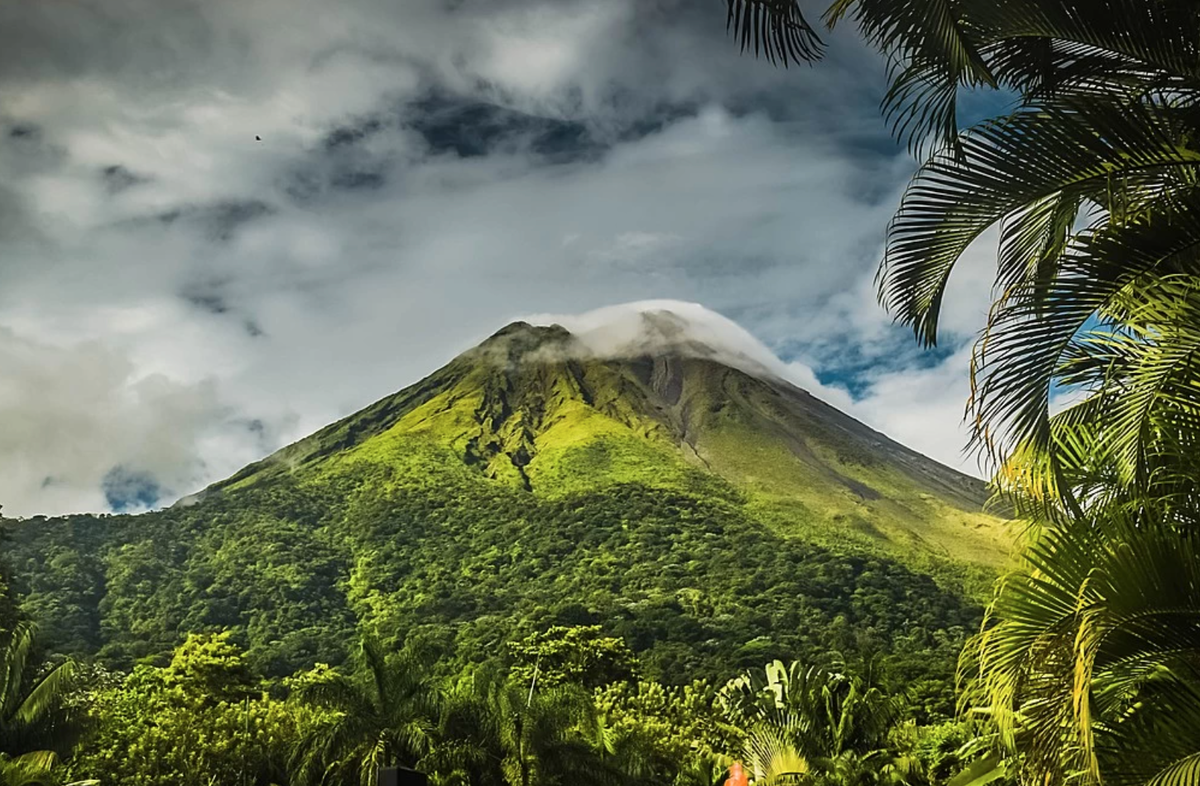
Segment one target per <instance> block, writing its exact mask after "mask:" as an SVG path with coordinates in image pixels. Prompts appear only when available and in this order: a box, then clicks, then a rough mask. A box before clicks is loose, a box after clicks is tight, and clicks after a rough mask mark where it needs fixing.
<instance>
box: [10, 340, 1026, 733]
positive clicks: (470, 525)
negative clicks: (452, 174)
mask: <svg viewBox="0 0 1200 786" xmlns="http://www.w3.org/2000/svg"><path fill="white" fill-rule="evenodd" d="M571 353H574V354H576V355H578V354H579V351H578V348H577V347H575V346H574V345H573V339H572V337H571V336H570V335H569V334H567V333H566V332H565V331H563V330H562V329H561V328H533V327H530V326H528V325H524V324H517V325H513V326H510V327H509V328H506V329H505V330H504V331H501V332H500V333H499V334H497V335H496V336H495V337H493V338H492V339H490V340H489V341H487V342H485V343H484V344H483V345H481V346H480V347H479V348H478V349H476V350H473V351H472V352H469V353H466V354H465V355H463V356H461V357H460V358H458V359H456V360H455V361H453V362H452V363H451V364H449V365H448V366H446V367H445V368H443V369H442V370H441V371H439V372H437V373H436V374H434V375H433V376H431V377H429V378H428V379H426V380H423V381H422V382H420V383H418V384H417V385H414V386H413V387H411V388H409V389H407V390H405V391H402V392H401V393H399V394H397V395H395V396H393V397H390V398H388V399H385V400H383V401H381V402H379V403H377V404H375V405H373V406H372V407H370V408H368V409H366V410H364V411H363V412H361V413H358V414H357V415H354V416H352V417H350V418H347V419H346V420H344V421H341V422H339V423H337V424H334V425H333V426H330V427H329V428H327V429H324V430H322V431H321V432H318V433H317V434H315V435H314V436H312V437H310V438H308V439H306V440H303V441H301V442H299V443H297V444H295V445H292V446H290V447H288V448H285V449H284V450H282V451H280V453H278V454H276V455H275V456H272V457H271V458H269V459H267V460H265V461H263V462H260V463H259V464H256V465H252V466H251V467H248V468H247V469H246V470H244V471H242V472H241V473H238V475H236V476H234V477H233V478H231V479H230V480H229V481H226V482H225V483H221V484H218V485H217V486H215V487H213V488H212V489H209V490H208V491H206V492H204V493H203V494H202V495H200V496H199V497H198V498H195V499H192V500H187V501H185V503H183V504H180V505H176V506H175V507H173V508H171V509H168V510H165V511H161V512H157V513H152V514H147V515H141V516H108V517H99V518H97V517H91V516H75V517H68V518H65V519H57V520H48V521H43V520H34V521H26V522H21V523H18V524H17V525H16V526H15V527H14V533H15V538H16V539H15V541H14V543H13V548H12V559H13V560H14V562H15V565H16V568H17V574H18V588H19V589H20V590H21V592H22V593H23V594H24V595H25V607H26V609H27V610H28V612H29V613H30V615H32V616H33V618H35V619H36V620H38V621H39V623H40V625H41V629H42V636H43V640H44V642H45V643H46V646H47V647H49V648H50V650H51V651H53V652H58V653H64V654H70V655H74V656H76V657H80V658H88V659H90V658H93V657H94V658H97V659H98V660H99V662H101V663H103V664H106V665H107V666H109V667H121V668H129V667H131V666H133V665H134V664H135V663H137V662H140V661H141V660H143V659H146V658H150V659H154V658H155V657H160V656H162V655H164V654H165V653H168V652H170V651H171V650H172V648H173V647H175V646H176V645H177V644H178V643H179V641H180V636H181V635H182V633H184V632H193V631H194V632H200V631H218V630H230V631H233V632H234V635H235V639H236V640H237V641H238V642H240V643H241V644H242V645H243V646H245V647H247V654H248V657H249V658H250V661H251V663H253V664H254V666H255V667H256V668H259V669H261V670H263V671H264V672H265V673H266V674H268V675H271V676H284V675H287V674H290V673H292V672H294V671H295V670H297V669H300V668H307V667H311V666H312V665H314V664H315V663H317V662H321V661H323V662H328V663H341V662H343V661H344V659H345V657H346V655H345V642H346V641H347V640H349V639H350V638H352V635H353V631H354V630H355V628H356V626H357V625H359V624H360V623H363V622H365V623H368V624H370V625H371V626H373V627H374V628H375V629H377V630H378V631H379V632H380V635H381V636H382V637H383V641H384V642H385V643H386V644H389V645H392V644H395V643H397V642H400V641H402V640H404V639H405V638H406V637H409V638H411V637H414V636H416V637H420V638H422V640H424V641H426V642H427V643H428V645H429V646H431V647H433V648H435V649H437V651H438V652H439V653H441V655H442V657H443V660H444V661H445V662H446V663H447V664H451V665H454V664H457V665H458V666H461V665H463V664H467V663H482V662H485V661H487V660H488V659H489V658H491V657H492V656H494V654H495V653H496V652H498V651H499V650H500V649H502V647H503V645H504V643H505V642H506V641H510V640H512V639H514V638H515V637H521V636H525V635H528V634H532V633H535V632H536V631H538V630H542V629H544V628H545V627H546V626H547V625H551V624H557V623H561V624H593V623H597V624H601V625H603V626H604V628H605V630H606V631H607V632H608V633H609V634H611V635H614V636H617V637H620V638H622V639H624V640H626V641H628V642H629V644H630V646H631V647H633V650H634V652H635V653H636V654H637V656H638V658H639V659H640V661H641V663H642V666H643V668H644V669H645V673H646V675H647V676H650V677H652V678H654V679H659V680H662V681H665V682H667V683H682V682H687V681H690V680H692V679H695V678H698V677H709V678H716V677H719V676H722V675H728V674H730V673H732V672H734V671H736V670H737V669H740V668H745V667H748V666H750V665H754V664H758V663H761V662H763V661H764V660H767V659H771V658H776V657H778V658H794V657H806V658H807V657H811V656H814V655H817V654H820V653H824V652H828V651H833V650H836V651H841V652H845V653H848V654H852V655H854V656H855V657H864V658H865V657H870V656H872V655H873V654H875V653H880V654H881V655H882V657H883V658H884V663H885V664H886V669H885V671H886V674H887V677H886V679H887V680H890V681H891V683H892V684H897V685H898V684H921V685H925V686H926V687H927V688H928V690H927V699H928V705H929V711H930V712H932V713H934V714H940V715H944V714H946V713H948V712H949V711H950V708H951V698H950V695H951V682H952V673H953V660H954V655H955V652H956V649H957V648H958V647H959V646H960V644H961V642H962V641H963V640H964V639H965V636H966V635H968V634H969V633H971V632H973V631H974V630H975V629H976V628H977V627H978V624H979V622H980V613H979V610H978V608H977V607H976V606H975V605H974V603H973V602H972V601H971V600H970V599H969V597H968V596H967V595H965V594H964V591H963V588H964V587H978V586H980V584H981V581H982V579H981V577H982V578H983V579H985V578H986V577H987V576H989V575H994V574H991V573H990V572H989V571H991V570H992V568H989V567H988V565H989V564H995V561H996V560H997V559H999V554H1000V553H1001V552H1000V544H1001V543H1002V533H1001V525H1000V523H999V522H998V521H997V520H995V519H990V518H988V517H986V516H984V515H983V514H981V513H979V512H977V511H975V512H972V510H973V509H974V508H978V506H979V504H980V498H981V495H980V489H979V484H977V483H975V482H973V481H971V480H970V479H968V478H965V477H963V476H961V475H958V474H957V473H954V472H952V471H950V470H947V469H946V468H944V467H941V466H939V465H937V464H934V463H933V462H931V461H928V460H927V459H924V458H922V457H920V456H918V455H917V454H915V453H912V452H911V451H908V450H906V449H904V448H902V447H900V446H899V445H896V444H895V443H892V442H890V441H888V440H886V438H884V437H882V436H881V435H879V434H876V433H874V432H871V431H870V430H868V429H866V428H865V427H863V426H862V425H861V424H859V423H857V422H855V421H853V420H852V419H850V418H847V417H846V416H844V415H842V414H840V413H838V412H836V410H833V409H832V408H830V407H828V406H826V405H824V404H822V403H821V402H819V401H816V400H815V399H812V398H811V397H809V396H807V394H804V393H803V392H801V391H799V390H796V389H795V388H792V387H790V386H788V385H786V384H784V383H778V382H769V381H763V380H760V379H758V378H755V377H752V376H749V375H747V374H744V373H742V372H740V371H736V370H734V369H731V368H729V367H728V366H724V365H721V364H719V363H716V362H714V361H711V360H702V359H694V358H688V357H684V356H682V355H677V356H668V357H664V358H657V359H654V358H640V359H632V360H627V361H600V360H596V359H568V358H569V357H570V354H571ZM971 549H974V551H971V553H970V554H969V555H968V551H970V550H971ZM967 556H974V557H976V558H977V559H978V562H976V563H970V562H966V561H964V560H965V558H966V557H967ZM951 557H958V558H959V561H956V560H954V559H951ZM451 665H447V666H446V668H451Z"/></svg>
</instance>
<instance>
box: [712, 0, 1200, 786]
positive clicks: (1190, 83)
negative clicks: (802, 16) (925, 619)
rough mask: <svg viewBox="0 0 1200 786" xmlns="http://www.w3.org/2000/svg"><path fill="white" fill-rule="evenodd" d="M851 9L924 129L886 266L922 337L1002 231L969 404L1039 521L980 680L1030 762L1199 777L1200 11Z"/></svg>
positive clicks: (868, 2) (1110, 772) (1163, 0)
mask: <svg viewBox="0 0 1200 786" xmlns="http://www.w3.org/2000/svg"><path fill="white" fill-rule="evenodd" d="M730 8H731V11H732V10H735V9H736V10H740V11H741V12H742V17H740V18H739V19H735V22H734V23H735V26H736V27H737V29H738V30H739V31H740V32H741V33H742V34H743V35H744V36H748V37H744V38H743V42H745V41H748V40H750V38H753V36H754V35H755V34H757V35H760V36H766V38H768V39H771V40H772V41H783V40H784V39H781V38H780V35H781V34H782V33H781V31H787V30H793V32H794V34H796V35H799V34H800V33H801V32H803V33H804V34H805V35H807V36H808V37H809V39H808V40H809V41H810V42H811V41H812V40H815V39H814V38H813V37H814V35H815V34H813V33H812V32H811V29H809V28H804V29H802V30H800V31H799V32H795V31H796V29H797V26H799V25H801V22H800V21H795V20H796V19H798V17H796V16H795V15H796V14H797V13H798V11H797V10H796V7H795V4H794V3H791V2H783V3H774V2H769V1H768V0H733V2H731V5H730ZM755 14H757V16H756V15H755ZM847 14H852V15H853V16H854V18H855V19H856V21H857V22H858V24H859V25H860V28H861V29H862V31H863V32H864V33H865V35H866V37H867V38H868V40H870V41H871V42H872V43H873V44H875V45H876V46H877V47H878V48H880V49H881V50H882V51H883V52H884V53H885V54H887V55H890V56H892V57H893V59H894V62H895V66H896V67H895V70H894V71H893V79H892V85H891V89H890V91H889V93H888V95H887V97H886V99H885V108H886V110H887V111H888V113H889V115H890V116H891V118H892V120H893V123H894V127H895V129H896V130H897V131H898V132H900V133H902V134H904V135H907V136H908V137H909V139H910V140H913V141H918V142H920V141H922V140H925V141H931V142H932V145H933V148H932V152H931V153H930V155H929V157H928V158H927V159H926V161H925V163H924V164H923V166H922V167H921V169H920V170H919V172H918V173H917V175H916V177H915V179H914V180H913V182H912V183H911V185H910V187H909V189H908V191H907V193H906V195H905V197H904V199H903V201H902V203H901V205H900V209H899V211H898V212H897V214H896V216H895V219H894V220H893V223H892V226H891V229H890V232H889V236H888V242H887V248H886V255H885V259H884V263H883V266H882V268H881V274H880V285H881V297H882V299H883V301H884V303H885V304H886V305H887V307H888V308H889V309H890V310H891V311H892V312H893V313H894V314H895V316H896V317H897V318H898V319H899V320H900V321H901V322H903V323H905V324H908V325H910V326H911V327H912V328H913V330H914V331H915V333H916V336H917V337H918V339H919V340H921V341H923V342H925V343H928V344H933V343H936V342H937V340H938V338H939V334H938V323H939V316H940V312H941V309H942V305H943V301H944V297H945V293H946V286H947V282H948V280H949V277H950V275H951V273H952V271H953V269H954V268H955V267H956V266H957V264H958V262H959V261H960V259H961V258H962V257H963V255H964V253H965V252H966V250H967V249H968V247H970V246H971V244H972V243H974V242H975V241H977V240H978V239H979V238H980V237H981V236H982V235H983V234H984V233H985V232H986V231H987V230H989V229H991V228H994V227H998V228H999V238H1000V242H999V247H998V253H997V260H996V270H997V273H996V287H995V302H994V303H993V306H992V309H991V313H990V315H989V318H988V321H987V324H986V327H985V328H984V331H983V334H982V336H981V338H980V339H979V341H978V343H977V344H976V351H975V357H974V362H973V366H972V386H973V393H972V397H971V400H970V402H969V405H968V412H969V415H970V420H971V422H972V423H973V425H974V428H975V435H974V444H975V446H976V447H978V448H979V449H980V450H982V451H983V452H984V454H985V455H987V456H988V457H989V458H990V459H991V460H992V461H993V463H994V465H995V466H997V467H998V469H999V472H998V475H997V478H996V480H997V485H998V487H999V488H1000V490H1001V491H1003V492H1005V493H1007V494H1008V495H1009V496H1010V498H1011V499H1012V500H1013V501H1014V502H1015V503H1016V504H1017V509H1018V511H1020V512H1021V513H1023V514H1025V515H1026V516H1027V517H1028V518H1029V519H1030V520H1031V523H1033V524H1034V525H1035V527H1034V529H1033V531H1032V533H1031V535H1030V545H1028V546H1027V548H1026V549H1025V554H1024V557H1025V560H1026V564H1025V566H1024V567H1023V568H1022V569H1021V570H1019V571H1018V572H1017V573H1016V574H1015V575H1014V576H1012V577H1010V578H1009V579H1007V580H1006V581H1005V582H1004V583H1002V584H1001V585H1000V587H999V590H998V595H997V599H996V602H995V604H994V605H993V607H992V610H991V614H990V622H991V627H990V629H989V630H987V631H985V632H984V633H983V634H982V635H981V637H980V638H979V640H978V642H977V646H976V647H974V648H973V649H972V650H969V651H968V661H967V662H968V664H971V665H973V666H974V667H975V668H976V669H977V673H978V675H979V685H978V686H977V687H978V692H977V693H975V694H973V695H974V697H975V698H977V699H978V700H981V701H982V702H984V703H985V705H986V708H987V710H988V712H989V713H990V715H991V717H993V718H995V719H996V721H997V729H998V731H999V733H1000V736H1001V739H1002V741H1003V742H1004V743H1005V745H1006V747H1007V749H1008V750H1009V751H1011V752H1012V753H1013V754H1014V757H1015V758H1014V761H1013V766H1014V767H1016V768H1018V769H1019V770H1020V771H1021V772H1022V773H1023V774H1024V776H1025V777H1026V778H1028V779H1029V780H1030V782H1032V781H1034V780H1036V781H1038V782H1042V783H1051V784H1052V783H1062V782H1064V781H1066V780H1078V781H1081V782H1083V783H1101V782H1109V783H1113V782H1117V783H1158V782H1193V781H1195V780H1196V779H1197V778H1198V777H1200V742H1198V741H1197V739H1196V732H1195V729H1196V728H1200V724H1197V723H1196V720H1195V714H1194V707H1195V706H1196V701H1195V698H1194V697H1196V696H1197V695H1200V674H1198V673H1197V668H1196V665H1195V664H1196V663H1197V662H1200V659H1198V653H1200V649H1198V648H1197V644H1200V641H1197V640H1196V638H1195V636H1194V630H1195V623H1194V620H1195V619H1196V617H1197V614H1198V613H1200V602H1198V601H1200V598H1196V597H1193V590H1192V588H1191V587H1189V586H1187V584H1186V582H1187V581H1188V580H1190V577H1191V574H1192V573H1193V572H1194V569H1195V568H1194V565H1192V564H1190V563H1189V564H1183V563H1181V555H1189V558H1194V556H1193V555H1194V545H1193V543H1192V534H1191V533H1192V531H1193V530H1194V529H1195V528H1196V525H1197V524H1200V520H1198V518H1200V517H1198V515H1197V512H1198V511H1200V486H1198V484H1200V473H1197V471H1196V467H1197V466H1200V253H1198V249H1200V185H1198V183H1200V110H1198V107H1200V47H1197V45H1196V42H1197V40H1200V5H1197V4H1196V3H1195V2H1194V1H1193V0H1155V1H1154V2H1146V1H1145V0H1103V1H1102V2H1099V1H1097V0H1009V1H1007V2H1004V3H996V2H992V1H990V0H959V1H958V2H955V3H939V2H931V1H927V0H921V1H917V0H909V1H908V2H891V1H890V0H837V2H835V3H834V4H833V5H832V6H831V7H830V8H829V11H828V13H827V16H826V18H827V20H828V21H829V22H831V23H832V22H835V21H837V20H838V19H840V18H842V17H843V16H846V15H847ZM760 19H765V20H766V21H767V22H768V24H763V25H758V26H756V23H757V21H758V20H760ZM748 31H753V32H748ZM805 31H807V32H805ZM809 48H810V50H811V49H812V47H811V46H810V47H809ZM793 54H798V55H801V56H804V55H806V54H809V52H806V51H804V50H796V51H793ZM979 86H987V87H992V88H1000V89H1003V90H1006V91H1009V92H1010V93H1011V94H1013V95H1015V97H1016V99H1017V104H1016V107H1015V109H1014V110H1013V111H1011V112H1010V113H1008V114H1006V115H1003V116H1001V117H997V118H993V119H989V120H986V121H984V122H982V123H980V124H978V125H975V126H974V127H971V128H968V129H966V130H960V129H959V124H958V119H957V115H958V111H957V99H958V96H959V93H960V91H961V90H962V89H963V88H972V87H979ZM927 134H931V136H926V135H927ZM1062 389H1067V390H1070V391H1072V392H1073V394H1074V395H1073V400H1072V401H1071V402H1070V403H1068V404H1067V405H1065V406H1062V407H1061V408H1060V409H1059V410H1058V411H1055V408H1054V406H1053V402H1054V399H1055V394H1056V393H1057V392H1059V391H1060V390H1062Z"/></svg>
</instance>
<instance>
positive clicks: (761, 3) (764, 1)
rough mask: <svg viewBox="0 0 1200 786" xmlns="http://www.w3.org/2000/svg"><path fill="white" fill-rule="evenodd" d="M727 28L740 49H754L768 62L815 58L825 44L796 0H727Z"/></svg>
mask: <svg viewBox="0 0 1200 786" xmlns="http://www.w3.org/2000/svg"><path fill="white" fill-rule="evenodd" d="M726 5H727V9H728V15H727V17H726V28H727V29H728V30H730V31H731V32H732V33H733V37H734V38H735V39H737V41H738V44H739V46H740V47H741V49H742V51H743V52H747V51H751V50H752V51H753V52H754V56H755V57H758V56H760V55H761V56H763V57H765V58H766V59H767V61H768V62H770V63H771V64H776V63H780V64H782V65H783V66H784V67H785V68H786V67H787V66H788V65H789V64H791V63H797V64H798V63H806V62H812V61H813V60H817V59H819V58H820V57H821V55H822V53H823V52H824V49H825V45H824V43H823V42H822V41H821V38H820V36H818V35H817V32H816V30H815V29H813V27H812V25H810V24H809V23H808V20H807V19H805V18H804V12H803V11H802V10H801V8H800V4H799V2H798V1H797V0H726Z"/></svg>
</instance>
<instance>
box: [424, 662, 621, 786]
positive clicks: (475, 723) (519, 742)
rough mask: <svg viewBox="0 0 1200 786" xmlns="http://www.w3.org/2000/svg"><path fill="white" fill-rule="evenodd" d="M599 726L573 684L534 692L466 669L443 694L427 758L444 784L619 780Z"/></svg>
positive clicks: (563, 785)
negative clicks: (435, 734)
mask: <svg viewBox="0 0 1200 786" xmlns="http://www.w3.org/2000/svg"><path fill="white" fill-rule="evenodd" d="M603 732H604V729H603V726H602V724H601V723H600V718H599V717H598V715H597V713H596V709H595V705H594V704H593V703H592V700H591V697H590V696H589V695H588V694H587V693H586V692H585V691H584V690H582V689H581V688H579V687H577V686H567V685H564V686H556V687H552V688H544V689H537V690H531V689H530V688H528V687H526V686H525V685H523V684H521V683H517V682H513V681H504V682H502V681H499V680H497V679H489V678H487V677H481V676H479V675H468V676H467V677H465V678H464V679H463V680H461V681H460V682H459V683H458V684H457V685H456V686H455V687H454V688H453V689H452V690H451V691H450V692H449V694H448V696H447V700H446V705H445V711H444V713H443V715H442V722H441V725H440V734H439V742H438V745H437V746H436V747H435V749H434V751H433V753H432V754H431V755H430V757H429V758H428V759H427V760H426V764H427V766H428V767H429V769H431V770H433V771H434V772H435V773H436V775H437V778H438V781H439V782H440V783H443V784H468V783H469V784H474V785H475V786H568V784H580V786H588V785H589V784H596V785H597V786H599V785H600V784H616V783H622V782H624V781H623V778H622V774H621V772H620V770H619V768H618V767H617V766H616V765H615V763H614V762H613V761H611V760H609V759H607V757H606V755H605V754H606V750H605V737H604V733H603Z"/></svg>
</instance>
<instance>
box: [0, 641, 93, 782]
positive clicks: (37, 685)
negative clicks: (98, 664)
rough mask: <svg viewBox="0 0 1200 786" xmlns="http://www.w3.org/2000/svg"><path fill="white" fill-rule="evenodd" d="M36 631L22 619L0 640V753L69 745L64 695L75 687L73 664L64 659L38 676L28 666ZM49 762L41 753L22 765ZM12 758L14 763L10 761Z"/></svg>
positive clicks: (67, 717) (16, 755)
mask: <svg viewBox="0 0 1200 786" xmlns="http://www.w3.org/2000/svg"><path fill="white" fill-rule="evenodd" d="M34 637H35V629H34V626H33V624H32V623H30V622H19V623H17V625H16V627H15V628H14V629H13V631H12V633H11V634H10V635H9V636H8V637H7V639H6V640H4V641H2V642H0V754H6V755H8V756H10V757H20V756H23V755H24V754H27V753H29V752H30V751H34V750H37V749H38V748H42V747H46V748H50V749H55V748H61V747H64V746H66V745H68V744H69V743H68V737H69V732H71V731H72V728H71V725H72V724H71V720H72V719H71V718H70V717H69V716H68V713H65V712H64V711H63V698H64V695H65V694H66V692H67V691H68V690H69V688H70V686H71V682H72V679H73V677H74V673H75V665H74V663H72V662H71V661H67V662H65V663H62V664H60V665H58V666H56V667H54V668H51V669H50V670H49V671H47V672H46V673H44V674H42V675H37V676H35V675H34V674H33V673H32V670H31V668H30V666H31V665H32V663H31V659H32V657H33V652H34V644H35V640H34ZM45 761H47V759H46V755H43V754H37V755H35V756H33V757H31V758H28V759H25V760H24V762H25V764H24V765H22V766H26V765H28V766H30V767H33V765H34V764H37V763H39V762H42V763H44V762H45ZM11 763H12V762H11V760H10V764H11Z"/></svg>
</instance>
